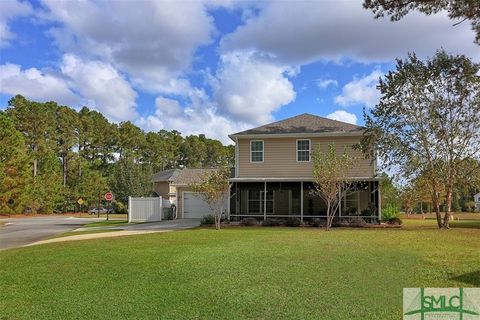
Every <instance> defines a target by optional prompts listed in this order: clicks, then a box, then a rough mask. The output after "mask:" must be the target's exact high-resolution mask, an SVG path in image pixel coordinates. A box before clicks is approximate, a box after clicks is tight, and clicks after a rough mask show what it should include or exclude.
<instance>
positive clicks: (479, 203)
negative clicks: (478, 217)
mask: <svg viewBox="0 0 480 320" xmlns="http://www.w3.org/2000/svg"><path fill="white" fill-rule="evenodd" d="M473 201H475V209H476V210H475V211H480V192H479V193H477V194H476V195H474V196H473Z"/></svg>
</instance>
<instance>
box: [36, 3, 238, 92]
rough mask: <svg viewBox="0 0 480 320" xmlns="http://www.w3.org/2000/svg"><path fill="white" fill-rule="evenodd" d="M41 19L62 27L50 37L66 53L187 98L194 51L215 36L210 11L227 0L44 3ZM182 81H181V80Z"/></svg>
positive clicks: (153, 89)
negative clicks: (184, 74)
mask: <svg viewBox="0 0 480 320" xmlns="http://www.w3.org/2000/svg"><path fill="white" fill-rule="evenodd" d="M44 3H45V5H46V6H47V7H48V12H46V13H44V14H43V15H42V16H43V17H44V18H45V19H49V20H51V21H56V22H60V23H61V24H62V25H61V26H59V27H55V28H52V29H51V30H50V32H49V34H50V35H51V36H52V37H53V38H54V39H55V41H56V43H57V45H58V46H59V47H60V49H61V50H63V51H64V52H68V53H73V54H75V55H77V56H81V57H84V58H88V59H94V60H96V59H100V60H103V61H108V63H110V64H112V65H113V66H114V67H115V68H116V69H119V70H121V71H122V72H126V73H128V74H129V76H130V78H131V79H132V82H133V83H135V84H136V85H139V86H142V87H143V88H144V89H147V90H150V91H161V92H166V93H182V90H185V88H188V80H186V79H185V78H182V76H181V75H182V72H184V71H185V70H187V69H188V68H189V67H190V64H191V61H192V57H193V54H194V52H195V50H196V49H197V48H198V47H199V46H201V45H205V44H208V43H209V42H210V41H211V39H212V34H213V33H214V31H215V28H214V24H213V18H212V17H211V16H210V15H209V14H208V12H207V8H208V7H209V6H216V5H223V4H225V5H229V3H228V1H227V2H225V3H222V2H218V3H217V2H213V1H203V2H202V1H188V2H182V1H112V2H103V1H99V2H94V1H89V0H86V1H56V0H44ZM178 77H179V79H177V78H178Z"/></svg>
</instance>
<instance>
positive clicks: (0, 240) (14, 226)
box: [0, 216, 102, 250]
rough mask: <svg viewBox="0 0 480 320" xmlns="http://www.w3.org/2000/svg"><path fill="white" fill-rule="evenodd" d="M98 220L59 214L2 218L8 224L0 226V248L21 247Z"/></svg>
mask: <svg viewBox="0 0 480 320" xmlns="http://www.w3.org/2000/svg"><path fill="white" fill-rule="evenodd" d="M99 220H102V219H96V218H73V217H59V216H56V217H35V218H9V219H2V220H1V221H2V222H7V223H8V225H5V226H0V250H2V249H8V248H14V247H21V246H24V245H27V244H30V243H33V242H36V241H39V240H43V239H46V238H49V237H53V236H55V235H57V234H61V233H64V232H68V231H72V230H74V229H77V228H79V227H82V226H83V225H85V224H86V223H89V222H95V221H99Z"/></svg>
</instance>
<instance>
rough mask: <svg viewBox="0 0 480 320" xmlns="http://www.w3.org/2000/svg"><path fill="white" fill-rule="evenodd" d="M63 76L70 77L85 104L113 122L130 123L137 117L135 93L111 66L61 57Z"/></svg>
mask: <svg viewBox="0 0 480 320" xmlns="http://www.w3.org/2000/svg"><path fill="white" fill-rule="evenodd" d="M61 70H62V73H63V74H64V75H66V76H68V77H69V78H70V83H71V86H73V87H75V89H76V91H78V92H79V93H80V94H81V95H82V97H83V98H84V99H85V100H86V104H88V105H89V106H92V107H94V108H95V109H97V110H99V111H101V112H102V113H104V114H105V115H106V116H107V117H108V118H110V119H112V120H114V121H122V120H133V119H134V118H135V117H136V116H137V113H136V110H135V108H136V104H135V99H136V98H137V93H136V92H135V91H134V90H133V89H132V88H131V86H130V84H129V83H128V82H127V81H126V80H125V79H124V78H123V77H122V75H121V74H119V73H118V71H117V70H115V68H113V67H112V66H111V65H109V64H106V63H103V62H100V61H86V60H82V59H81V58H79V57H77V56H74V55H70V54H67V55H64V56H63V61H62V65H61Z"/></svg>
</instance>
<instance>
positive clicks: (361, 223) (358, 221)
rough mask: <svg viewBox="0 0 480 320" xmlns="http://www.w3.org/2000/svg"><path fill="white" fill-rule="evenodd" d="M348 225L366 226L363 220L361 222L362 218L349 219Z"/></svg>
mask: <svg viewBox="0 0 480 320" xmlns="http://www.w3.org/2000/svg"><path fill="white" fill-rule="evenodd" d="M348 224H349V226H350V227H364V226H366V225H367V223H366V222H365V220H363V218H361V217H353V218H351V219H350V221H349V222H348Z"/></svg>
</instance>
